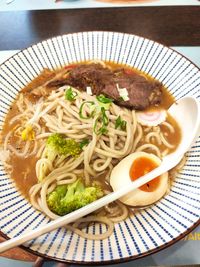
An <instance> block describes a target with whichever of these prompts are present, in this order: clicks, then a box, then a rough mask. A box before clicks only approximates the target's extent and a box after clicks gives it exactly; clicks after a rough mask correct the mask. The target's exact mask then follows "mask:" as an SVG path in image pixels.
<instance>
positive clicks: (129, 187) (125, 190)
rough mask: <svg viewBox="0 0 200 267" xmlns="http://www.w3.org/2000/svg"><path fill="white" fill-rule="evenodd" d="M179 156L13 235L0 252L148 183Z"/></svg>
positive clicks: (4, 243) (73, 219)
mask: <svg viewBox="0 0 200 267" xmlns="http://www.w3.org/2000/svg"><path fill="white" fill-rule="evenodd" d="M180 159H181V158H180V156H179V157H172V159H171V160H169V161H167V162H166V161H165V162H163V163H162V164H161V165H160V166H159V167H158V168H156V169H154V170H153V171H151V172H149V173H147V174H145V175H144V176H142V177H140V178H139V179H137V180H136V181H134V182H131V180H130V184H129V185H126V186H124V187H123V188H121V189H120V190H118V191H116V192H112V193H110V194H109V195H106V196H104V197H102V198H100V199H98V200H96V201H95V202H92V203H91V204H88V205H86V206H85V207H82V208H80V209H78V210H76V211H73V212H71V213H69V214H67V215H65V216H63V217H60V218H58V219H56V220H54V221H51V222H50V223H48V224H46V225H43V226H41V227H39V228H38V229H35V230H32V231H29V232H28V233H25V234H23V235H21V236H17V237H13V238H11V239H9V240H7V241H5V242H3V243H1V244H0V253H2V252H4V251H6V250H8V249H11V248H13V247H16V246H19V245H21V244H23V243H25V242H27V241H29V240H32V239H34V238H36V237H38V236H41V235H43V234H46V233H48V232H51V231H53V230H55V229H57V228H59V227H62V226H64V225H66V224H69V223H71V222H73V221H75V220H77V219H79V218H81V217H83V216H85V215H87V214H89V213H91V212H93V211H95V210H97V209H99V208H101V207H103V206H105V205H107V204H109V203H111V202H113V201H115V200H117V199H119V198H120V197H122V196H124V195H126V194H127V193H129V192H131V191H133V190H134V189H136V188H138V187H140V186H142V185H144V184H146V183H148V182H149V181H151V180H153V179H154V178H155V177H157V176H159V175H161V174H163V173H164V172H166V171H168V170H169V169H171V168H172V167H174V166H175V165H176V164H177V163H178V162H179V161H180Z"/></svg>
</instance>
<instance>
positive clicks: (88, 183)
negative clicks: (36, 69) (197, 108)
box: [1, 62, 181, 239]
mask: <svg viewBox="0 0 200 267" xmlns="http://www.w3.org/2000/svg"><path fill="white" fill-rule="evenodd" d="M133 88H135V89H134V90H135V92H134V94H133V95H132V90H133ZM141 94H142V98H141V101H140V97H141ZM136 96H137V97H136ZM144 96H145V97H144ZM144 98H145V99H144ZM172 103H174V99H173V97H172V96H171V95H170V94H169V93H168V91H167V89H166V88H164V86H163V85H162V84H160V83H158V82H157V81H154V80H153V79H152V78H151V77H149V76H147V75H145V74H144V73H140V72H139V71H138V70H135V69H132V68H130V67H127V66H123V65H118V64H115V63H108V62H95V63H94V62H84V63H80V64H75V65H70V66H66V67H65V68H63V69H61V70H56V71H50V70H44V71H43V72H42V73H41V75H40V76H39V77H37V78H36V79H35V80H33V81H32V82H31V83H30V84H29V85H28V86H27V87H26V88H23V89H22V91H21V92H20V93H19V95H18V97H17V99H16V101H15V102H14V103H13V105H12V107H11V109H10V111H9V112H8V115H7V117H6V120H5V124H4V128H3V131H2V134H1V139H2V144H3V151H2V153H4V154H5V167H6V168H7V169H8V171H9V172H10V175H11V177H12V179H13V180H14V181H15V183H16V186H17V187H18V188H19V190H20V191H21V192H22V194H24V196H25V197H27V199H29V201H30V202H31V204H32V205H33V206H34V207H35V208H36V209H37V210H40V211H42V212H44V213H45V214H46V215H47V216H49V217H50V218H52V219H56V218H57V217H59V216H62V215H64V214H66V213H68V212H70V211H72V210H75V209H77V208H80V207H81V206H84V205H86V204H87V203H90V202H92V201H94V200H96V199H97V198H99V197H102V196H103V195H105V194H108V193H109V192H111V190H112V188H111V186H110V182H109V179H110V174H111V172H112V169H113V167H114V166H116V165H117V164H118V163H119V162H120V160H122V159H123V158H125V157H126V156H127V155H129V154H132V153H138V152H145V153H147V154H153V155H155V156H156V157H157V158H159V159H160V160H162V157H163V156H165V155H166V154H168V153H171V152H172V151H174V150H175V149H176V148H177V146H178V144H179V142H180V139H181V132H180V128H179V126H178V125H177V123H176V121H175V120H174V119H173V118H172V117H170V116H169V115H168V114H167V109H168V108H169V106H170V105H171V104H172ZM152 118H153V119H152ZM122 179H123V174H122ZM167 179H168V184H169V183H170V176H169V177H168V178H167ZM158 184H159V183H158ZM152 186H153V185H152ZM167 190H168V187H166V188H165V193H167ZM150 191H151V190H149V192H150ZM69 192H71V193H70V194H71V195H70V196H69ZM80 196H82V200H81V199H80ZM69 198H71V200H69ZM72 200H73V201H72ZM81 201H82V202H84V203H80V202H81ZM75 203H77V204H76V205H75ZM145 205H146V204H145ZM141 206H142V205H141ZM128 214H129V207H128V206H127V205H124V204H123V203H122V202H120V201H116V202H115V203H112V204H110V205H108V206H106V207H105V208H103V209H101V210H100V211H98V212H96V213H95V214H92V215H89V216H87V217H85V218H82V219H80V220H79V221H77V222H75V223H74V224H73V225H69V226H67V227H68V228H69V229H71V230H73V231H75V232H76V233H77V234H79V235H81V236H84V237H87V238H90V239H103V238H106V237H108V236H109V235H110V234H111V233H112V231H113V227H114V223H115V222H119V221H121V220H124V219H125V218H126V217H127V216H128ZM95 221H98V222H103V223H105V224H107V225H108V228H107V232H105V233H103V234H99V235H92V234H89V233H85V232H84V231H81V228H82V226H81V223H82V222H83V223H86V224H87V223H90V222H95ZM79 228H80V229H79Z"/></svg>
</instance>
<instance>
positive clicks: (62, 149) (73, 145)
mask: <svg viewBox="0 0 200 267" xmlns="http://www.w3.org/2000/svg"><path fill="white" fill-rule="evenodd" d="M46 148H47V149H48V152H50V153H54V154H56V155H64V156H72V157H77V156H78V155H79V154H80V153H81V149H80V145H79V143H78V142H76V141H75V140H74V139H65V138H64V137H63V135H62V134H58V133H55V134H52V135H51V136H49V137H48V139H47V143H46Z"/></svg>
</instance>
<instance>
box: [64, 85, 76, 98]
mask: <svg viewBox="0 0 200 267" xmlns="http://www.w3.org/2000/svg"><path fill="white" fill-rule="evenodd" d="M77 95H78V94H77V92H75V91H73V90H72V88H71V87H70V88H69V89H67V90H66V91H65V99H66V100H69V101H74V100H75V99H76V97H77Z"/></svg>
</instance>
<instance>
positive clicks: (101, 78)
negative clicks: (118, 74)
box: [67, 63, 113, 95]
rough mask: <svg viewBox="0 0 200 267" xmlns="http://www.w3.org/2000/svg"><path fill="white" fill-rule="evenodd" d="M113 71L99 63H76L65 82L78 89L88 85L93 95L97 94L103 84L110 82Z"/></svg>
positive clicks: (83, 88)
mask: <svg viewBox="0 0 200 267" xmlns="http://www.w3.org/2000/svg"><path fill="white" fill-rule="evenodd" d="M112 78H113V72H112V71H111V70H110V69H108V68H104V67H103V66H102V65H101V64H98V63H96V64H95V63H91V64H82V65H78V66H77V67H76V68H74V69H72V70H71V72H70V73H69V76H68V79H67V83H68V84H69V85H71V86H73V87H75V88H78V89H79V90H86V88H87V87H88V86H89V87H91V88H92V93H93V94H94V95H99V94H100V93H101V91H102V90H103V88H104V87H105V85H106V84H107V83H110V81H112Z"/></svg>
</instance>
